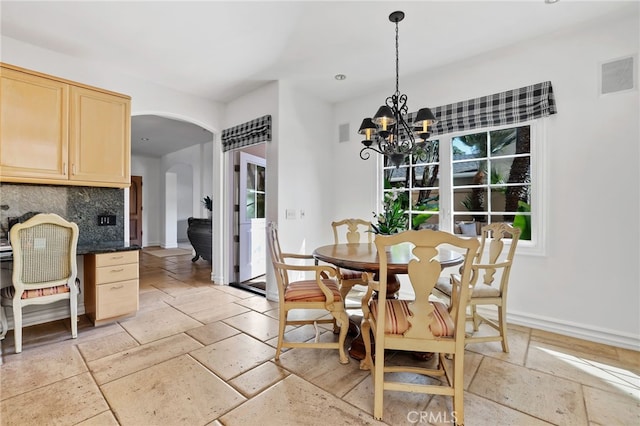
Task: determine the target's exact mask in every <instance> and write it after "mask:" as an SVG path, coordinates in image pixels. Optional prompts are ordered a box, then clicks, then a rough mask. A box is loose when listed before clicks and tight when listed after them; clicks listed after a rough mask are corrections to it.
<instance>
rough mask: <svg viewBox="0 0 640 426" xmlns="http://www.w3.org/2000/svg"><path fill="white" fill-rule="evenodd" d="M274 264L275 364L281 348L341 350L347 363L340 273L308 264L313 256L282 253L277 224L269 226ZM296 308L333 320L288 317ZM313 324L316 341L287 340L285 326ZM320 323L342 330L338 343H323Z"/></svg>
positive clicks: (346, 323) (341, 360) (347, 325)
mask: <svg viewBox="0 0 640 426" xmlns="http://www.w3.org/2000/svg"><path fill="white" fill-rule="evenodd" d="M267 232H268V241H269V250H270V253H271V261H272V263H273V269H274V272H275V275H276V282H277V284H278V309H279V331H278V344H277V347H276V356H275V359H276V361H277V360H279V359H280V353H281V352H282V348H309V347H312V348H321V349H338V353H339V356H340V362H341V363H342V364H347V363H348V362H349V359H348V357H347V355H346V352H345V348H344V346H345V339H346V337H347V331H348V329H349V317H348V316H347V313H346V311H345V309H344V303H343V300H342V296H341V295H340V287H339V283H338V280H337V279H336V277H337V274H338V271H337V270H336V269H335V268H334V267H332V266H329V265H313V264H311V265H307V264H305V263H306V261H313V257H312V256H309V255H304V254H295V253H283V252H282V250H281V248H280V241H279V239H278V230H277V228H276V225H275V224H273V223H270V224H269V226H268V229H267ZM308 273H313V275H314V277H313V278H312V279H295V278H293V277H292V276H293V275H292V274H308ZM295 309H306V310H310V311H311V312H312V311H317V310H325V311H327V312H328V313H329V314H331V317H332V318H324V319H322V318H318V319H313V318H309V319H298V320H291V319H289V318H288V315H289V312H290V311H292V310H295ZM304 324H312V325H314V327H316V338H315V340H314V341H312V342H309V341H307V342H292V341H285V339H284V334H285V329H286V327H287V326H288V325H289V326H299V325H304ZM317 324H334V329H337V328H338V327H339V330H340V331H339V336H338V341H337V342H320V341H319V331H318V328H317Z"/></svg>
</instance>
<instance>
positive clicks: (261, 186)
mask: <svg viewBox="0 0 640 426" xmlns="http://www.w3.org/2000/svg"><path fill="white" fill-rule="evenodd" d="M265 176H266V169H265V168H264V167H263V166H258V176H257V179H258V182H257V184H256V188H257V190H258V191H261V192H265V188H266V185H265Z"/></svg>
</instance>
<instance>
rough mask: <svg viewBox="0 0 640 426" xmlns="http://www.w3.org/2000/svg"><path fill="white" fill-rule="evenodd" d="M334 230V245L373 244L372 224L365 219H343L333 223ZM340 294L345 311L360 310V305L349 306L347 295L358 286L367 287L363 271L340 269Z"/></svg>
mask: <svg viewBox="0 0 640 426" xmlns="http://www.w3.org/2000/svg"><path fill="white" fill-rule="evenodd" d="M331 227H332V228H333V241H334V244H340V243H347V244H353V243H364V242H368V243H372V242H373V235H374V233H373V232H372V231H373V228H372V227H371V222H369V221H366V220H363V219H343V220H339V221H334V222H331ZM338 270H339V271H340V293H341V294H342V299H343V300H344V303H345V309H360V304H357V305H347V295H348V294H349V292H350V291H351V289H352V288H353V287H354V286H356V285H361V286H366V285H367V282H366V281H365V280H364V279H363V278H362V271H354V270H352V269H346V268H339V269H338Z"/></svg>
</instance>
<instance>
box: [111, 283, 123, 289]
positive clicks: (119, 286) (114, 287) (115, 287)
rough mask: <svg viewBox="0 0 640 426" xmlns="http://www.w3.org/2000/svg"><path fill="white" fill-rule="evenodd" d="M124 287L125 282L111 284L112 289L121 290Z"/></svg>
mask: <svg viewBox="0 0 640 426" xmlns="http://www.w3.org/2000/svg"><path fill="white" fill-rule="evenodd" d="M123 287H124V284H120V285H114V286H111V290H120V289H121V288H123Z"/></svg>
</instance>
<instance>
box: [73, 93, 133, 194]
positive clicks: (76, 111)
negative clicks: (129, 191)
mask: <svg viewBox="0 0 640 426" xmlns="http://www.w3.org/2000/svg"><path fill="white" fill-rule="evenodd" d="M130 117H131V112H130V106H129V102H128V100H125V99H123V98H122V97H119V96H114V95H111V94H108V93H102V92H96V91H94V90H89V89H85V88H81V87H71V117H70V123H71V126H70V138H69V139H70V144H69V158H70V160H71V175H70V179H71V180H80V181H85V182H86V181H90V182H116V183H122V184H127V185H129V183H130V182H129V181H130V173H129V169H130V166H129V162H130V158H131V136H130V135H131V129H130V122H131V120H130Z"/></svg>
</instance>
